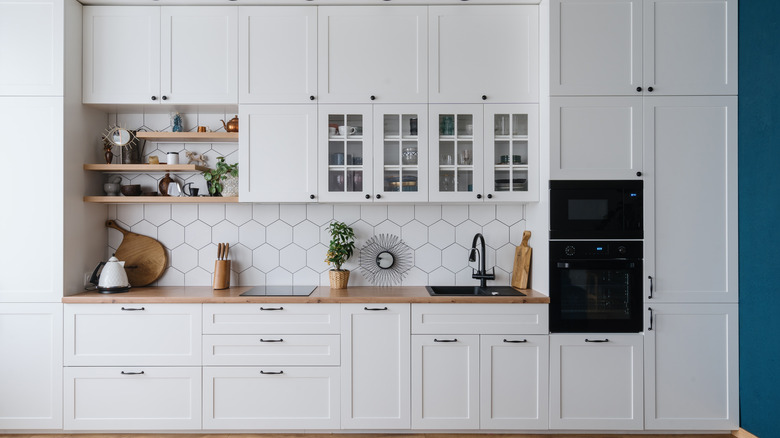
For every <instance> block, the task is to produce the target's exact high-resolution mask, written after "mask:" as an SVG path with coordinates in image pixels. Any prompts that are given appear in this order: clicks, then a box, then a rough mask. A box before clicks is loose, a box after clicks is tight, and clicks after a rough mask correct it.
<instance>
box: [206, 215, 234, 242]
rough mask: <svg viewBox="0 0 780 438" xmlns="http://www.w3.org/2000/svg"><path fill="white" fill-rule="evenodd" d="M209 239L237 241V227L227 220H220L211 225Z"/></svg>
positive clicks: (214, 240)
mask: <svg viewBox="0 0 780 438" xmlns="http://www.w3.org/2000/svg"><path fill="white" fill-rule="evenodd" d="M211 241H212V242H214V243H220V242H221V243H229V244H230V245H231V246H232V245H235V244H236V243H238V227H237V226H236V225H235V224H233V223H230V222H228V221H222V222H220V223H218V224H216V225H214V226H213V227H211Z"/></svg>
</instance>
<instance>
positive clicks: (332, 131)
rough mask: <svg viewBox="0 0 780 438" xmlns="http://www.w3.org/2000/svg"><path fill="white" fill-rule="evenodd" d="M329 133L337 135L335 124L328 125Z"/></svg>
mask: <svg viewBox="0 0 780 438" xmlns="http://www.w3.org/2000/svg"><path fill="white" fill-rule="evenodd" d="M328 134H329V135H336V128H334V127H333V126H329V127H328Z"/></svg>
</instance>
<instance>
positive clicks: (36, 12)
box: [0, 0, 64, 96]
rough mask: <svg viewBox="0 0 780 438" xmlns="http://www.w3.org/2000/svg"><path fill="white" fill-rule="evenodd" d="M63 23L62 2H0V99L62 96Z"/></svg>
mask: <svg viewBox="0 0 780 438" xmlns="http://www.w3.org/2000/svg"><path fill="white" fill-rule="evenodd" d="M63 23H64V6H63V2H62V1H58V0H39V1H34V2H33V1H25V0H0V53H2V59H3V65H4V67H3V68H1V69H0V96H61V95H62V92H63V80H62V78H63V53H64V51H63V42H62V41H63V38H64V29H63ZM9 66H13V67H12V68H10V67H9Z"/></svg>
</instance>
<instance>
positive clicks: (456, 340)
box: [433, 338, 458, 342]
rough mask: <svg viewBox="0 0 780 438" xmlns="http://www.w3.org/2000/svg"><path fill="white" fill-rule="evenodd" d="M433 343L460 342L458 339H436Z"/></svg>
mask: <svg viewBox="0 0 780 438" xmlns="http://www.w3.org/2000/svg"><path fill="white" fill-rule="evenodd" d="M433 342H458V339H457V338H455V339H434V340H433Z"/></svg>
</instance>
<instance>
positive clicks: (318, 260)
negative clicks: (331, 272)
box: [306, 243, 328, 272]
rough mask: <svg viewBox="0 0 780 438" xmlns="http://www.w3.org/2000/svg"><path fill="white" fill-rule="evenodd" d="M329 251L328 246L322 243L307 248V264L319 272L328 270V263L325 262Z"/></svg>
mask: <svg viewBox="0 0 780 438" xmlns="http://www.w3.org/2000/svg"><path fill="white" fill-rule="evenodd" d="M327 253H328V247H327V246H325V245H323V244H321V243H318V244H317V245H315V246H313V247H311V248H309V249H308V250H306V265H307V266H308V267H309V268H311V269H313V270H315V271H317V272H322V271H323V270H327V269H328V264H327V263H326V262H325V255H326V254H327Z"/></svg>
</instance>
